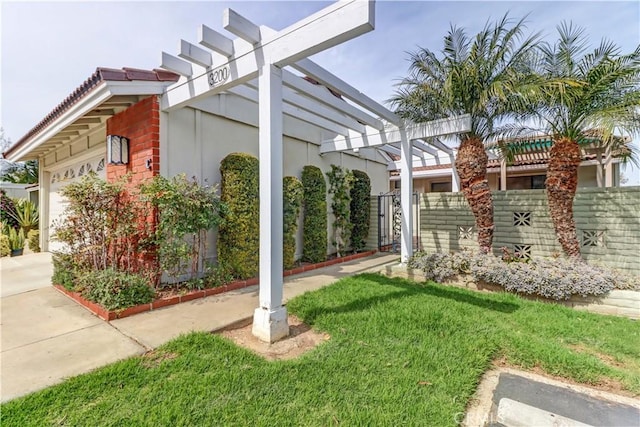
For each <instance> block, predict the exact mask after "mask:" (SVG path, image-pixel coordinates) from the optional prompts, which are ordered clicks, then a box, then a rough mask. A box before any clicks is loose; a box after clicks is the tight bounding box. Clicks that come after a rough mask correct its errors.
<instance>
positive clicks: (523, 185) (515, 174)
mask: <svg viewBox="0 0 640 427" xmlns="http://www.w3.org/2000/svg"><path fill="white" fill-rule="evenodd" d="M508 145H509V146H510V148H511V149H513V150H515V152H516V153H517V154H515V155H514V157H513V159H511V161H510V162H507V161H504V160H501V159H500V158H499V157H498V156H497V153H496V150H497V144H491V145H489V146H488V147H487V151H488V153H489V163H488V165H487V179H488V181H489V187H490V188H491V189H492V190H526V189H542V188H545V187H544V182H545V179H546V171H547V164H548V161H549V150H550V148H551V145H552V141H551V139H550V138H549V137H548V136H542V137H539V138H532V139H526V140H518V141H513V142H510V143H508ZM446 148H447V147H446V146H443V147H442V149H443V150H445V149H446ZM581 148H582V163H581V164H580V167H579V168H578V187H579V188H585V187H618V186H620V163H621V162H622V158H623V155H624V154H627V149H626V148H625V147H623V148H621V149H617V150H614V151H613V152H607V151H605V150H604V149H602V148H599V147H598V144H597V140H596V139H593V140H588V141H584V143H583V144H581ZM454 156H455V152H454V151H453V150H451V153H450V154H449V153H447V152H445V151H440V152H438V153H436V155H434V156H430V157H428V158H426V159H419V160H414V168H413V189H414V191H415V192H417V193H433V192H451V191H454V192H457V191H458V189H459V187H458V186H457V185H456V177H455V173H454V170H453V168H452V161H453V159H455V157H454ZM399 179H400V173H399V171H398V170H391V172H390V181H391V189H394V188H398V187H399Z"/></svg>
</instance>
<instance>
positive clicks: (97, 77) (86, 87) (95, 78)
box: [4, 67, 180, 157]
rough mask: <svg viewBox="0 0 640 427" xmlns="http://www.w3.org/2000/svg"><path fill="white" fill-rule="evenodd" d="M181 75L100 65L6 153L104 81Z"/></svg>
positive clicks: (166, 78)
mask: <svg viewBox="0 0 640 427" xmlns="http://www.w3.org/2000/svg"><path fill="white" fill-rule="evenodd" d="M179 77H180V75H179V74H176V73H172V72H171V71H166V70H162V69H153V70H142V69H138V68H129V67H124V68H122V69H116V68H105V67H98V68H96V71H95V72H94V73H93V74H92V75H91V76H90V77H89V78H88V79H87V80H85V81H84V83H82V84H81V85H80V86H78V87H77V88H76V89H75V90H74V91H73V92H72V93H71V94H70V95H69V96H67V97H66V98H65V99H64V100H63V101H62V102H61V103H60V104H58V105H57V106H56V107H55V108H54V109H53V110H51V112H50V113H49V114H47V115H46V116H45V118H44V119H42V120H41V121H40V123H38V124H37V125H35V126H34V127H33V128H32V129H31V130H30V131H29V132H27V133H26V134H25V135H24V136H23V137H22V138H20V139H19V140H18V142H16V143H15V144H13V145H12V146H11V147H10V148H9V149H8V150H7V151H6V152H5V153H4V154H5V157H6V155H7V154H9V153H10V152H12V151H13V150H15V149H16V148H18V147H19V146H20V145H22V144H23V143H24V142H26V141H28V140H29V139H30V138H32V137H33V136H35V135H37V134H38V133H39V132H41V131H42V130H43V129H45V128H46V127H47V126H48V125H50V124H51V123H52V122H53V121H54V120H55V119H57V118H58V117H60V116H61V115H62V114H63V113H64V112H65V111H67V110H68V109H69V108H71V106H73V105H74V104H75V103H76V102H78V101H79V100H80V99H82V98H83V97H84V96H85V95H87V94H88V93H89V92H91V91H92V90H93V89H94V88H96V87H97V86H98V85H99V84H100V83H101V82H103V81H135V80H137V81H159V82H175V81H178V79H179Z"/></svg>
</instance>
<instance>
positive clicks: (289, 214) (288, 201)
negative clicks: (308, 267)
mask: <svg viewBox="0 0 640 427" xmlns="http://www.w3.org/2000/svg"><path fill="white" fill-rule="evenodd" d="M282 196H283V197H282V199H283V208H284V214H283V219H284V236H283V240H282V251H283V263H284V268H285V270H288V269H291V268H293V267H294V265H295V262H296V259H295V255H296V231H297V229H298V217H299V216H300V208H301V207H302V182H300V180H299V179H298V178H296V177H295V176H285V177H284V180H283V188H282Z"/></svg>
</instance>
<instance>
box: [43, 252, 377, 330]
mask: <svg viewBox="0 0 640 427" xmlns="http://www.w3.org/2000/svg"><path fill="white" fill-rule="evenodd" d="M376 252H378V251H377V250H371V251H367V252H360V253H357V254H353V255H347V256H345V257H341V258H335V259H332V260H329V261H324V262H320V263H317V264H309V265H303V266H301V267H297V268H294V269H291V270H285V271H284V272H283V276H284V277H287V276H294V275H296V274H301V273H304V272H307V271H313V270H317V269H319V268H323V267H329V266H331V265H336V264H342V263H344V262H348V261H353V260H355V259H360V258H366V257H368V256H371V255H373V254H375V253H376ZM259 283H260V281H259V279H258V278H257V277H252V278H250V279H247V280H236V281H234V282H231V283H227V284H226V285H223V286H219V287H217V288H209V289H201V290H195V291H191V292H188V293H186V294H184V295H174V296H172V297H169V298H161V299H157V300H154V301H152V302H150V303H147V304H140V305H136V306H133V307H129V308H125V309H123V310H107V309H106V308H104V307H102V306H101V305H100V304H96V303H95V302H91V301H89V300H87V299H85V298H83V297H82V295H81V294H80V292H72V291H70V290H68V289H66V288H65V287H64V286H61V285H56V284H54V285H53V286H54V287H55V288H56V289H57V290H58V291H60V292H62V293H63V294H65V295H66V296H68V297H69V298H71V299H72V300H74V301H75V302H77V303H78V304H80V305H82V306H83V307H84V308H86V309H87V310H89V311H90V312H92V313H93V314H95V315H96V316H98V317H99V318H101V319H103V320H106V321H111V320H115V319H122V318H124V317H129V316H133V315H134V314H139V313H144V312H146V311H152V310H157V309H159V308H163V307H168V306H171V305H176V304H180V303H182V302H187V301H192V300H194V299H199V298H204V297H209V296H212V295H218V294H221V293H224V292H230V291H235V290H238V289H242V288H247V287H249V286H254V285H258V284H259Z"/></svg>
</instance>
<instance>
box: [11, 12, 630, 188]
mask: <svg viewBox="0 0 640 427" xmlns="http://www.w3.org/2000/svg"><path fill="white" fill-rule="evenodd" d="M329 3H330V2H321V1H286V2H274V1H261V2H256V1H252V2H245V1H234V2H228V1H201V2H188V1H180V2H175V1H173V2H171V1H166V2H151V1H144V2H113V1H112V2H22V1H15V2H14V1H6V0H3V1H2V3H1V6H0V24H1V33H0V35H1V39H2V41H1V45H0V47H1V51H0V54H1V59H2V65H1V76H0V84H1V86H0V97H1V104H0V126H2V127H3V128H4V131H5V136H7V137H9V138H10V139H12V140H13V141H16V140H18V139H20V137H21V136H22V135H24V134H25V133H26V132H27V131H28V130H29V129H30V128H31V127H33V126H34V125H36V124H37V123H38V122H39V121H40V120H41V119H42V118H43V117H44V116H46V115H47V114H48V113H49V112H50V111H51V110H52V109H53V107H55V106H56V105H57V104H58V103H60V102H61V101H62V100H63V99H64V98H65V97H66V96H67V95H69V94H70V93H71V92H72V91H73V90H74V89H75V88H76V87H77V86H79V85H80V84H81V83H82V82H83V81H84V80H85V79H86V78H88V77H89V76H90V75H91V74H92V73H93V72H94V71H95V69H96V67H99V66H103V67H113V68H120V67H137V68H147V69H151V68H155V67H157V66H158V65H159V64H160V55H161V52H162V51H163V50H164V51H166V52H168V53H171V54H176V53H177V45H178V41H179V40H180V39H181V38H182V39H185V40H188V41H191V42H193V43H196V42H197V28H198V26H199V25H200V24H206V25H208V26H209V27H212V28H214V29H217V30H219V31H222V32H224V30H223V29H222V11H223V10H224V9H225V8H227V7H230V8H232V9H234V10H235V11H236V12H238V13H240V14H241V15H243V16H245V17H246V18H248V19H250V20H251V21H253V22H254V23H256V24H260V25H268V26H270V27H272V28H275V29H281V28H284V27H286V26H288V25H290V24H292V23H294V22H296V21H297V20H299V19H301V18H304V17H305V16H307V15H309V14H311V13H314V12H316V11H318V10H320V9H322V8H323V7H325V6H326V5H328V4H329ZM506 12H510V15H511V16H512V17H514V18H520V17H522V16H524V15H525V14H527V13H528V14H529V18H528V28H529V29H530V30H531V31H533V32H537V31H542V32H543V34H546V35H547V36H548V37H549V38H550V39H553V37H554V35H555V26H556V25H557V24H558V23H560V22H561V21H562V20H571V21H573V22H574V23H575V24H577V25H579V26H582V27H585V28H586V30H587V33H588V34H589V36H590V40H591V42H592V44H594V45H596V44H598V43H599V41H600V39H601V38H603V37H606V38H608V39H610V40H612V41H614V42H615V43H616V44H618V45H619V46H621V47H622V49H623V51H624V52H629V51H631V50H633V49H634V48H635V47H636V46H637V45H638V44H639V43H640V2H638V1H570V2H555V1H538V2H528V1H501V2H487V1H471V2H469V1H414V2H407V1H378V2H377V3H376V28H375V30H374V31H372V32H370V33H367V34H365V35H362V36H360V37H359V38H357V39H354V40H351V41H348V42H346V43H344V44H342V45H340V46H338V47H335V48H333V49H331V50H329V51H326V52H323V53H320V54H318V55H315V56H314V57H313V59H314V60H315V61H317V62H318V63H319V64H321V65H322V66H324V67H325V68H327V69H329V70H330V71H331V72H333V73H334V74H336V75H337V76H339V77H341V78H342V79H344V80H346V81H347V82H349V83H350V84H351V85H353V86H355V87H356V88H358V89H359V90H360V91H362V92H364V93H366V94H367V95H369V96H370V97H372V98H373V99H375V100H377V101H379V102H382V103H384V102H385V100H386V99H388V98H389V97H390V96H391V95H392V94H393V91H394V87H393V85H394V83H396V82H397V80H398V79H400V78H402V77H403V76H404V75H405V74H406V72H407V66H408V61H407V58H408V57H409V55H408V53H407V52H413V51H415V50H416V49H417V48H418V47H424V48H427V49H430V50H435V51H437V50H440V49H441V46H442V38H443V37H444V35H445V34H446V32H447V30H448V29H449V25H450V24H455V25H457V26H462V27H466V28H467V29H468V32H469V33H470V34H473V33H475V32H477V31H479V30H480V29H481V28H482V27H483V26H484V24H485V23H486V22H487V20H494V19H496V18H499V17H502V15H504V13H506ZM623 173H624V174H625V176H627V177H628V178H629V179H630V183H634V184H640V171H638V170H634V171H631V170H629V169H627V170H626V171H624V172H623Z"/></svg>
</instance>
